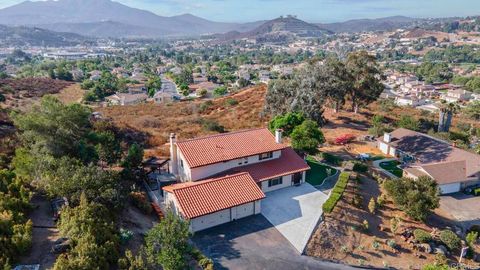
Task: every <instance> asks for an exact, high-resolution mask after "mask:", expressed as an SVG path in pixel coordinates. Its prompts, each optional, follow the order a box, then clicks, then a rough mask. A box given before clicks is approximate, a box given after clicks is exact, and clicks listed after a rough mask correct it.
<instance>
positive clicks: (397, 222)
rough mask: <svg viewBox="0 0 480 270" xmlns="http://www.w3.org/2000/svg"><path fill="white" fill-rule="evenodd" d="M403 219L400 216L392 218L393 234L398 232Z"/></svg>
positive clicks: (391, 227)
mask: <svg viewBox="0 0 480 270" xmlns="http://www.w3.org/2000/svg"><path fill="white" fill-rule="evenodd" d="M400 223H401V220H400V218H399V217H394V218H392V219H391V220H390V230H391V231H392V233H393V234H396V233H397V230H398V227H400Z"/></svg>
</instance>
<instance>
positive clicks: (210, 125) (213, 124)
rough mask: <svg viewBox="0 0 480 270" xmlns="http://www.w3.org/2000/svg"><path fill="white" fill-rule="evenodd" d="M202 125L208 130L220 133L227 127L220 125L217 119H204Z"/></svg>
mask: <svg viewBox="0 0 480 270" xmlns="http://www.w3.org/2000/svg"><path fill="white" fill-rule="evenodd" d="M202 126H203V128H204V129H205V130H208V131H215V132H218V133H223V132H225V127H224V126H222V125H220V124H219V123H218V122H217V121H215V120H204V121H203V124H202Z"/></svg>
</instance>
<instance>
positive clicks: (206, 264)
mask: <svg viewBox="0 0 480 270" xmlns="http://www.w3.org/2000/svg"><path fill="white" fill-rule="evenodd" d="M190 255H191V256H192V257H193V258H194V259H195V260H196V261H197V262H198V265H199V266H200V267H201V268H202V269H205V270H213V260H212V259H210V258H208V257H207V256H205V255H204V254H203V253H202V252H201V251H200V250H199V249H198V248H196V247H193V246H191V247H190Z"/></svg>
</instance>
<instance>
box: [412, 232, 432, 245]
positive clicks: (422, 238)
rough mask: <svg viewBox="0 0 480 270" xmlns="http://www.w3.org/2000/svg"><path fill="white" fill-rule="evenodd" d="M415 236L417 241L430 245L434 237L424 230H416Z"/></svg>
mask: <svg viewBox="0 0 480 270" xmlns="http://www.w3.org/2000/svg"><path fill="white" fill-rule="evenodd" d="M413 236H415V239H416V240H417V241H418V242H420V243H428V242H430V241H432V236H431V235H430V234H429V233H428V232H426V231H424V230H422V229H416V230H414V231H413Z"/></svg>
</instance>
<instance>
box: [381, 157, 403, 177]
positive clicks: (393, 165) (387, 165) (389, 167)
mask: <svg viewBox="0 0 480 270" xmlns="http://www.w3.org/2000/svg"><path fill="white" fill-rule="evenodd" d="M398 165H400V162H398V161H395V160H394V161H388V162H381V163H380V168H382V169H384V170H386V171H388V172H390V173H392V174H393V175H395V176H397V177H402V175H403V170H402V169H400V168H398Z"/></svg>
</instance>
